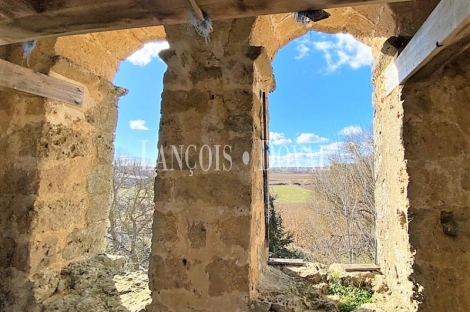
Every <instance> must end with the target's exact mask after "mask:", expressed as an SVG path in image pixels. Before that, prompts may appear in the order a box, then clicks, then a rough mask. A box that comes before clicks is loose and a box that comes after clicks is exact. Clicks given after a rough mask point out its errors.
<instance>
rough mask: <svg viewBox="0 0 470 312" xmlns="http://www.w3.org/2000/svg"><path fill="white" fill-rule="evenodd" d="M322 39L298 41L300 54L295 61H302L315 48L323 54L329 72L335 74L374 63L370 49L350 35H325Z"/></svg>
mask: <svg viewBox="0 0 470 312" xmlns="http://www.w3.org/2000/svg"><path fill="white" fill-rule="evenodd" d="M320 38H321V39H323V41H310V40H309V39H307V38H302V39H301V40H297V42H298V46H297V51H298V52H299V54H298V55H297V56H296V57H295V59H297V60H300V59H302V58H304V57H306V56H308V55H309V52H310V50H311V48H314V49H315V50H317V51H320V52H322V53H323V55H324V57H325V60H326V64H327V71H328V72H334V71H336V70H338V69H340V68H341V67H343V66H349V67H351V68H353V69H358V68H361V67H363V66H372V64H373V62H374V59H373V57H372V51H371V49H370V47H368V46H367V45H365V44H363V43H361V42H359V41H357V40H356V39H354V37H353V36H351V35H350V34H335V35H328V36H325V35H323V36H321V37H320Z"/></svg>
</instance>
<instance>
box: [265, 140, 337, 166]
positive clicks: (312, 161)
mask: <svg viewBox="0 0 470 312" xmlns="http://www.w3.org/2000/svg"><path fill="white" fill-rule="evenodd" d="M342 146H343V142H334V143H331V144H328V145H321V146H320V147H319V148H318V146H317V147H316V150H315V151H314V150H313V149H312V148H311V147H304V146H303V147H301V149H300V151H298V150H297V148H296V146H291V147H290V148H288V149H287V150H286V149H284V148H282V149H281V148H278V149H277V150H276V149H275V148H273V149H272V150H271V153H270V156H269V161H270V166H271V168H276V167H278V168H283V167H303V168H306V167H323V166H325V165H327V164H328V162H329V157H330V156H332V155H334V154H336V153H338V151H339V150H340V149H341V148H342ZM283 152H285V153H283Z"/></svg>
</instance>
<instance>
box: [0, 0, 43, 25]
mask: <svg viewBox="0 0 470 312" xmlns="http://www.w3.org/2000/svg"><path fill="white" fill-rule="evenodd" d="M31 1H32V0H2V1H0V20H12V19H15V18H20V17H23V16H28V15H31V14H35V13H36V10H35V8H34V3H32V2H31Z"/></svg>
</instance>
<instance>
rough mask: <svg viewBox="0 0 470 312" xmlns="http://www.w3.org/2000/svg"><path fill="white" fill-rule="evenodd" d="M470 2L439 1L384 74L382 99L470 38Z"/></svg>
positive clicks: (459, 0) (462, 0)
mask: <svg viewBox="0 0 470 312" xmlns="http://www.w3.org/2000/svg"><path fill="white" fill-rule="evenodd" d="M469 25H470V1H468V0H441V2H440V3H439V4H438V6H437V7H436V8H435V9H434V11H433V12H432V13H431V15H430V16H429V18H428V19H427V20H426V21H425V22H424V24H423V26H421V28H420V29H419V30H418V32H417V33H416V34H415V36H414V37H413V39H411V41H410V43H408V45H407V46H406V48H405V49H404V50H403V52H402V53H401V54H400V55H399V56H398V57H397V58H396V59H395V60H394V61H393V62H392V64H390V65H389V67H388V68H387V69H386V71H385V95H389V94H390V93H391V92H392V91H393V90H394V89H395V88H396V87H397V86H398V85H400V84H403V83H404V82H405V81H406V80H407V79H409V78H410V77H411V76H412V75H414V74H415V73H416V72H418V71H419V70H420V69H421V68H423V67H424V66H425V65H426V64H428V63H429V62H430V61H431V60H432V59H433V58H434V57H436V56H437V55H438V54H439V53H441V52H442V51H443V50H445V49H446V48H447V47H450V46H452V45H453V44H454V43H456V42H458V41H460V40H462V39H463V38H465V37H466V36H468V35H469V34H470V30H469Z"/></svg>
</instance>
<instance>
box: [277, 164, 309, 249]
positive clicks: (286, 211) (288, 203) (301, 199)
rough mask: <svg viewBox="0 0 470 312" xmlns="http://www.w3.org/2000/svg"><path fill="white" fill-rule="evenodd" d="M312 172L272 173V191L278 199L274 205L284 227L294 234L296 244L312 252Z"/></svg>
mask: <svg viewBox="0 0 470 312" xmlns="http://www.w3.org/2000/svg"><path fill="white" fill-rule="evenodd" d="M310 177H311V174H308V173H270V176H269V188H270V193H271V195H273V196H274V197H275V198H276V200H275V201H274V207H275V209H276V211H277V212H278V213H279V214H280V215H281V217H282V219H283V222H284V227H285V229H286V230H287V231H290V232H292V233H293V234H294V245H295V247H297V248H300V249H302V250H303V251H305V252H307V253H311V242H312V240H313V238H312V235H313V227H314V224H315V220H314V219H313V214H312V210H311V209H312V208H310V202H311V201H312V196H313V194H312V191H311V190H310V189H309V184H310V179H311V178H310Z"/></svg>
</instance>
